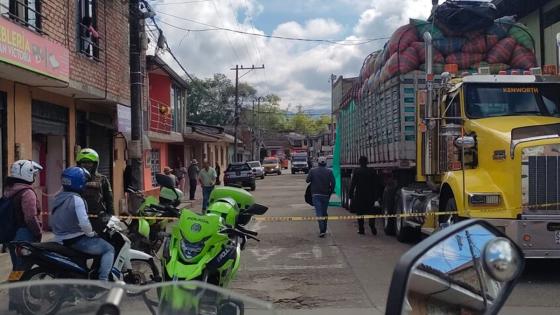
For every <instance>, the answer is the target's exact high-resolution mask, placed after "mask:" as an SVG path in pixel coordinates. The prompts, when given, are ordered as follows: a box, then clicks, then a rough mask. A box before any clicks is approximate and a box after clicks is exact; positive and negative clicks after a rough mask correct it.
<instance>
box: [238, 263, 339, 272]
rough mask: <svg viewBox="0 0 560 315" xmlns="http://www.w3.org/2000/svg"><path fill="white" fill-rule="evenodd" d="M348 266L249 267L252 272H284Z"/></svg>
mask: <svg viewBox="0 0 560 315" xmlns="http://www.w3.org/2000/svg"><path fill="white" fill-rule="evenodd" d="M345 267H346V266H345V265H344V264H332V265H310V266H290V265H272V266H264V267H248V268H247V269H248V270H251V271H253V270H254V271H271V270H276V271H282V270H322V269H343V268H345Z"/></svg>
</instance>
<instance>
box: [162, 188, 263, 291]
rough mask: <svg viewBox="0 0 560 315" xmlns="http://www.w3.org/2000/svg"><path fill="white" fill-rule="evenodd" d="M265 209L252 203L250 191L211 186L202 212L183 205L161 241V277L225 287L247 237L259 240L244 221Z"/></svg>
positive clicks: (233, 276) (233, 274)
mask: <svg viewBox="0 0 560 315" xmlns="http://www.w3.org/2000/svg"><path fill="white" fill-rule="evenodd" d="M161 184H163V185H169V184H170V183H161ZM267 210H268V208H267V207H265V206H262V205H259V204H256V203H254V199H253V197H252V195H251V194H250V193H248V192H247V191H244V190H242V189H239V188H234V187H217V188H215V191H213V193H212V194H211V196H210V204H209V206H208V209H207V213H206V214H198V213H195V212H193V211H190V210H188V209H183V210H182V211H181V216H180V218H179V222H178V223H177V225H176V226H175V227H174V228H173V231H172V233H171V236H170V237H169V238H167V239H166V241H165V243H164V247H163V254H162V256H163V257H162V262H163V269H164V272H163V278H164V280H175V281H177V280H199V281H203V282H208V283H211V284H214V285H218V286H221V287H227V286H228V285H229V283H230V282H231V281H232V280H233V279H234V278H235V275H236V274H237V271H238V269H239V263H240V253H241V250H242V249H243V248H244V247H245V244H246V241H247V239H254V240H256V241H259V240H258V239H257V238H256V236H257V235H258V233H256V232H253V231H250V230H247V229H245V228H244V225H246V224H247V223H249V222H250V220H251V217H252V216H254V215H261V214H264V213H265V212H266V211H267Z"/></svg>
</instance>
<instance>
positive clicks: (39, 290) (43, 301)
mask: <svg viewBox="0 0 560 315" xmlns="http://www.w3.org/2000/svg"><path fill="white" fill-rule="evenodd" d="M44 279H56V277H55V275H54V274H53V273H52V272H50V271H49V270H47V269H45V268H42V267H35V268H33V269H30V270H27V271H26V272H25V273H24V274H23V277H22V281H29V280H44ZM19 293H20V294H18V295H19V298H20V302H21V303H18V306H17V309H18V313H20V314H25V315H39V314H44V315H52V314H57V313H58V311H59V310H60V307H61V306H62V303H63V302H64V294H65V293H64V292H62V291H61V290H60V288H57V287H56V286H52V287H24V288H22V289H21V290H20V291H19Z"/></svg>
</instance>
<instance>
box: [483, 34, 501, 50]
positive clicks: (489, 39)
mask: <svg viewBox="0 0 560 315" xmlns="http://www.w3.org/2000/svg"><path fill="white" fill-rule="evenodd" d="M499 41H500V39H499V38H498V36H496V35H486V51H489V50H490V49H492V48H494V46H496V44H497V43H498V42H499Z"/></svg>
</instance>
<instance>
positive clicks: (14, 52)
mask: <svg viewBox="0 0 560 315" xmlns="http://www.w3.org/2000/svg"><path fill="white" fill-rule="evenodd" d="M0 61H3V62H5V63H8V64H12V65H15V66H18V67H21V68H23V69H27V70H30V71H33V72H36V73H39V74H42V75H45V76H48V77H51V78H55V79H57V80H60V81H64V82H68V81H69V74H70V70H69V69H70V66H69V52H68V49H66V47H64V46H62V45H60V44H57V43H54V42H52V41H50V40H49V39H47V38H46V37H42V36H40V35H38V34H36V33H34V32H32V31H30V30H27V29H25V28H23V27H21V26H19V25H18V24H15V23H14V22H12V21H10V20H9V19H7V18H4V17H0Z"/></svg>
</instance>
